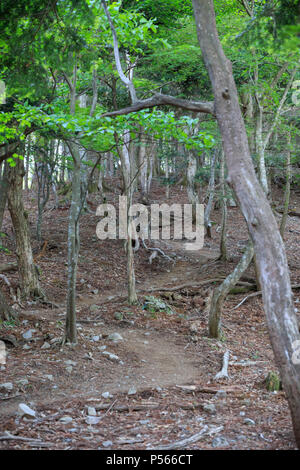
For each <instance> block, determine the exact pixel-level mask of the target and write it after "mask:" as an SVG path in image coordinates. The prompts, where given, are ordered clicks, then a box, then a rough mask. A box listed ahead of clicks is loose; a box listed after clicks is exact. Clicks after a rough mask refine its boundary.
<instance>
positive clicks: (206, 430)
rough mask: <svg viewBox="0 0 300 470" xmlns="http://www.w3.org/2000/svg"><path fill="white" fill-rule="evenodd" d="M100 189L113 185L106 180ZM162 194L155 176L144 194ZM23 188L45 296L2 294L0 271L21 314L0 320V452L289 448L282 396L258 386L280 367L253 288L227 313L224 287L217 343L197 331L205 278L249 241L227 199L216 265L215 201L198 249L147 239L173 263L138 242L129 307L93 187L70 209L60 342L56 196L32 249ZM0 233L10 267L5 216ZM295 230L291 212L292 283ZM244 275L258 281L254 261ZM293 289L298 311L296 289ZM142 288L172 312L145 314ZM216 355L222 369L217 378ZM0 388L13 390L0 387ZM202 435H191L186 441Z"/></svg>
mask: <svg viewBox="0 0 300 470" xmlns="http://www.w3.org/2000/svg"><path fill="white" fill-rule="evenodd" d="M106 184H107V185H111V187H116V182H115V181H107V182H106ZM164 191H165V189H164V188H163V187H161V186H159V185H158V184H154V189H153V192H152V199H151V203H154V202H160V203H162V202H166V201H165V200H164ZM32 194H33V193H32V192H31V193H28V194H26V193H25V194H24V197H25V203H26V208H27V210H28V212H29V221H30V226H31V230H32V238H33V247H34V252H35V261H36V263H37V264H38V266H39V268H40V281H41V284H42V287H43V288H44V290H45V292H46V293H47V297H48V299H49V300H51V301H52V302H53V303H54V304H55V305H53V306H52V307H51V306H50V305H47V304H41V303H38V302H36V303H35V302H21V303H20V302H15V304H14V302H13V300H12V299H11V295H12V293H13V292H14V293H15V292H16V290H17V286H18V276H17V273H14V272H13V273H7V274H6V277H7V279H8V280H9V282H10V284H11V289H12V290H9V288H8V286H7V284H6V282H5V279H4V278H3V277H1V278H0V282H1V284H2V286H1V287H2V288H3V291H4V292H5V294H6V297H7V299H10V303H11V304H14V308H15V309H16V310H17V311H18V313H19V320H18V322H17V323H15V324H7V323H2V325H0V339H2V340H3V339H4V340H5V341H6V347H7V361H6V365H5V366H4V365H3V366H0V449H43V448H46V449H159V448H168V446H169V448H170V449H175V448H178V449H183V448H186V449H295V448H296V444H295V440H294V437H293V431H292V423H291V418H290V413H289V408H288V404H287V401H286V399H285V395H284V391H278V392H270V391H268V390H267V389H266V387H265V385H264V379H265V378H266V376H267V374H268V372H270V371H275V372H278V371H277V369H276V366H275V364H274V357H273V352H272V349H271V346H270V341H269V337H268V332H267V327H266V322H265V317H264V312H263V309H262V300H261V297H260V296H259V295H258V296H255V297H252V298H250V299H249V300H247V301H245V302H244V303H243V304H242V305H241V306H239V307H238V308H235V307H236V306H237V305H238V304H239V303H240V302H241V301H242V300H243V299H244V298H245V297H246V296H247V294H245V293H244V294H238V295H231V296H229V297H228V299H227V301H226V303H225V308H224V315H223V331H224V336H223V338H222V341H216V340H213V339H211V338H209V337H208V332H207V320H208V299H209V293H210V290H211V289H212V287H213V286H215V285H217V284H218V283H219V282H220V281H218V280H215V281H210V280H213V279H219V278H221V277H222V276H225V275H226V274H229V273H230V272H231V271H232V269H233V268H234V266H235V265H236V263H237V262H238V260H239V258H240V257H241V255H242V252H243V249H244V247H245V246H246V244H247V240H248V237H247V230H246V225H245V222H244V219H243V217H242V215H241V213H240V211H239V209H238V208H229V211H228V212H229V214H228V238H227V241H228V252H229V261H228V262H226V263H224V262H221V261H220V260H218V256H219V239H220V233H219V228H220V219H221V214H220V211H219V210H214V211H213V213H212V220H213V222H214V224H213V229H212V238H210V239H208V238H206V239H205V246H204V248H203V249H202V250H200V251H198V252H193V251H186V250H184V248H183V242H172V241H170V242H169V243H166V242H164V243H163V242H161V243H160V244H159V245H158V246H160V247H161V248H162V249H163V250H164V251H165V252H166V253H167V254H168V255H170V256H172V258H173V262H171V261H170V260H168V259H166V258H162V257H159V258H156V259H154V260H153V263H152V264H150V263H149V261H148V258H149V251H147V250H146V249H145V248H144V247H141V248H140V249H139V250H138V252H137V253H136V254H135V268H136V280H137V289H138V293H139V301H140V302H139V305H137V306H134V307H132V306H129V305H128V304H127V302H126V292H127V287H126V256H125V251H124V244H123V242H122V241H120V240H105V241H100V240H99V239H98V238H97V237H96V225H97V222H98V220H99V217H96V216H95V215H94V213H95V209H96V207H97V204H99V203H100V198H99V197H98V199H97V195H90V196H89V198H88V199H89V201H90V204H89V207H90V209H91V211H92V212H93V213H84V214H83V215H82V218H81V249H80V259H79V267H78V277H77V279H78V282H77V292H78V295H77V315H78V344H77V345H76V346H73V347H71V346H69V345H64V346H63V347H62V345H61V339H62V337H63V333H64V322H65V301H66V287H67V279H66V277H67V272H66V270H67V267H66V259H67V224H68V210H67V204H66V205H65V207H64V205H62V207H61V208H59V209H53V210H51V209H52V206H53V201H50V202H49V204H48V208H46V211H45V213H44V221H43V238H44V240H45V241H47V244H46V245H43V246H44V250H43V249H41V246H40V245H39V244H38V242H37V241H36V239H35V220H36V201H35V198H34V196H33V195H32ZM107 195H108V201H107V202H114V203H117V202H118V194H117V192H111V193H107ZM281 197H282V192H278V195H277V193H276V192H275V194H274V196H273V198H274V202H276V203H277V205H279V206H280V205H281V203H282V201H281ZM169 202H170V203H172V202H176V203H181V204H183V203H187V199H186V194H185V190H184V189H183V190H180V188H179V187H172V188H171V197H170V201H169ZM299 203H300V194H299V192H298V193H297V192H295V191H294V192H293V195H292V202H291V208H292V209H294V208H297V207H298V208H299V206H300V204H299ZM2 230H3V231H4V232H5V233H6V235H7V236H6V237H5V238H4V239H3V242H2V243H3V245H4V246H5V247H7V248H8V249H9V250H10V251H11V253H10V254H5V253H1V255H0V262H1V263H8V262H13V261H15V254H14V250H15V245H14V235H13V231H12V228H11V223H10V220H9V216H8V214H6V218H5V222H4V225H3V229H2ZM299 235H300V218H299V217H289V218H288V222H287V228H286V239H285V241H286V248H287V255H288V260H289V266H290V270H291V279H292V284H299V283H300V262H299V260H300V257H299ZM149 244H150V243H149V241H148V242H147V245H149ZM151 246H153V245H151ZM246 275H247V279H248V278H253V279H254V278H255V273H254V268H253V265H251V266H250V267H249V269H248V270H247V273H246ZM186 284H188V285H187V286H186ZM175 288H176V289H175ZM153 289H155V290H154V291H153V292H152V290H153ZM159 289H163V290H161V291H159ZM294 294H295V302H296V304H295V305H296V307H297V305H298V308H299V304H300V292H299V290H295V291H294ZM149 295H153V296H155V297H157V298H159V299H160V300H161V301H163V302H165V303H167V304H168V305H169V306H170V309H171V310H169V311H168V312H166V311H162V312H155V311H153V310H152V311H149V310H147V309H146V308H145V306H146V304H145V300H147V299H146V296H149ZM29 330H31V331H30V332H29V333H28V331H29ZM26 333H28V336H29V338H28V339H27V340H26V339H25V338H24V337H23V335H24V334H25V336H27V335H26ZM116 333H118V334H119V335H120V337H118V338H119V339H116V335H115V334H116ZM110 335H113V336H110ZM30 336H31V337H30ZM226 350H229V352H230V356H229V370H228V372H229V378H228V379H221V380H216V379H215V378H214V377H215V375H216V373H217V372H219V371H220V370H221V368H222V359H223V355H224V352H225V351H226ZM3 383H4V384H5V383H6V384H7V383H10V384H11V386H9V387H8V389H7V388H5V387H4V388H3V387H2V388H1V384H3ZM20 403H25V404H26V405H28V406H29V407H30V408H31V409H32V410H34V411H35V412H36V413H35V417H34V418H32V419H30V418H26V417H24V416H23V417H21V416H20V415H19V414H18V406H19V404H20ZM201 431H203V434H202V435H199V436H197V437H195V442H189V441H188V442H189V443H188V444H185V443H184V440H185V439H189V438H191V437H192V436H194V435H196V434H198V433H200V432H201ZM6 432H8V433H9V435H7V434H6ZM178 441H183V442H178ZM191 441H192V440H191ZM164 446H166V447H164Z"/></svg>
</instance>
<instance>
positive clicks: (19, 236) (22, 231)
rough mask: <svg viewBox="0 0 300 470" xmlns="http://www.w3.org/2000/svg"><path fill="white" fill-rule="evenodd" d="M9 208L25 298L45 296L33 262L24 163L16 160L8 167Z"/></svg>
mask: <svg viewBox="0 0 300 470" xmlns="http://www.w3.org/2000/svg"><path fill="white" fill-rule="evenodd" d="M7 177H8V182H9V186H8V191H7V197H8V209H9V212H10V216H11V220H12V223H13V227H14V231H15V236H16V255H17V261H18V270H19V276H20V284H21V290H22V295H23V296H24V297H25V298H30V297H43V296H44V294H43V292H42V290H41V288H40V284H39V279H38V272H37V269H36V267H35V265H34V262H33V255H32V248H31V241H30V233H29V227H28V214H27V212H26V211H25V210H24V206H23V200H22V188H23V177H24V164H23V161H22V160H20V159H17V160H16V166H14V167H9V169H8V175H7Z"/></svg>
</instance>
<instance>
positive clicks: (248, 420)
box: [244, 418, 255, 425]
mask: <svg viewBox="0 0 300 470" xmlns="http://www.w3.org/2000/svg"><path fill="white" fill-rule="evenodd" d="M244 424H248V425H254V424H255V421H253V419H250V418H245V419H244Z"/></svg>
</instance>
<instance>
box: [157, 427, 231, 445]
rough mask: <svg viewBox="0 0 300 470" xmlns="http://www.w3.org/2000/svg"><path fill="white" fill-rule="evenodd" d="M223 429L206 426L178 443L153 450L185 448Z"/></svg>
mask: <svg viewBox="0 0 300 470" xmlns="http://www.w3.org/2000/svg"><path fill="white" fill-rule="evenodd" d="M223 429H224V426H219V427H217V426H207V425H205V426H204V427H203V428H202V429H201V431H200V432H198V433H197V434H194V435H193V436H190V437H188V438H186V439H182V440H180V441H176V442H173V443H172V444H167V445H163V446H155V447H154V448H155V449H158V450H169V449H181V448H187V447H186V446H187V445H189V444H193V443H195V442H198V441H199V440H200V439H201V438H202V437H203V436H211V435H212V434H216V433H218V432H220V431H222V430H223Z"/></svg>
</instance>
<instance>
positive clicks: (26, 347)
mask: <svg viewBox="0 0 300 470" xmlns="http://www.w3.org/2000/svg"><path fill="white" fill-rule="evenodd" d="M22 349H31V347H30V346H29V345H28V344H24V346H23V348H22Z"/></svg>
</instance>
